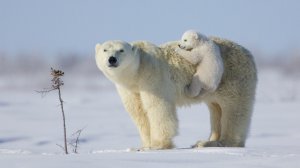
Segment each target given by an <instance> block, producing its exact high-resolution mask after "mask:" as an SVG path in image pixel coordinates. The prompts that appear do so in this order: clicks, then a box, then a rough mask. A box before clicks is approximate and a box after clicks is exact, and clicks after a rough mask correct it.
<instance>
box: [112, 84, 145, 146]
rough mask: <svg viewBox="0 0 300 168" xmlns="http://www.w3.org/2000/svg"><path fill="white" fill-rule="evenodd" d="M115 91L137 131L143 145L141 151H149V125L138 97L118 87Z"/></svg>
mask: <svg viewBox="0 0 300 168" xmlns="http://www.w3.org/2000/svg"><path fill="white" fill-rule="evenodd" d="M117 89H118V92H119V95H120V97H121V99H122V102H123V104H124V107H125V109H126V111H127V112H128V113H129V115H130V117H131V118H132V120H133V121H134V123H135V125H136V127H137V129H138V131H139V134H140V137H141V141H142V143H143V146H142V148H141V150H143V149H149V148H150V125H149V120H148V117H147V114H146V111H145V110H144V109H143V107H142V101H141V97H140V95H139V94H137V93H133V92H131V91H130V90H128V89H126V88H123V87H120V86H119V87H118V86H117Z"/></svg>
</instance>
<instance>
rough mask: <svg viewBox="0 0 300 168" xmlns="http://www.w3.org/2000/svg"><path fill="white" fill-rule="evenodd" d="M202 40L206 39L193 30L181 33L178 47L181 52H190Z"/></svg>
mask: <svg viewBox="0 0 300 168" xmlns="http://www.w3.org/2000/svg"><path fill="white" fill-rule="evenodd" d="M204 40H206V37H205V36H204V35H202V34H200V33H198V32H196V31H194V30H188V31H186V32H184V33H183V35H182V37H181V40H180V42H179V44H178V47H179V48H181V49H183V50H187V51H192V50H193V49H194V48H196V47H197V46H199V45H200V43H201V42H202V41H204Z"/></svg>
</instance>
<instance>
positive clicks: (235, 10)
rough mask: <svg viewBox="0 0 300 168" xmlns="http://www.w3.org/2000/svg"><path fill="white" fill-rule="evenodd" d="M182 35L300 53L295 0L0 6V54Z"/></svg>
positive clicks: (24, 1)
mask: <svg viewBox="0 0 300 168" xmlns="http://www.w3.org/2000/svg"><path fill="white" fill-rule="evenodd" d="M187 29H196V30H198V31H199V32H202V33H204V34H206V35H214V36H220V37H223V38H227V39H230V40H233V41H236V42H238V43H240V44H241V45H243V46H245V47H247V48H249V49H250V50H258V51H260V52H262V53H264V54H266V55H274V54H277V53H284V52H289V51H291V50H295V49H297V48H300V33H299V30H300V1H299V0H247V1H246V0H181V1H179V0H147V1H143V0H19V1H17V0H0V52H4V53H11V54H15V53H19V52H31V51H34V52H40V53H44V54H46V55H49V56H50V55H54V54H57V53H60V52H74V53H76V52H80V53H93V52H94V46H95V44H96V43H97V42H104V41H106V40H112V39H119V40H125V41H129V42H131V41H135V40H147V41H150V42H153V43H155V44H161V43H164V42H167V41H171V40H176V39H179V38H180V36H181V34H182V33H183V32H184V31H185V30H187Z"/></svg>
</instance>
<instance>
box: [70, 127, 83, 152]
mask: <svg viewBox="0 0 300 168" xmlns="http://www.w3.org/2000/svg"><path fill="white" fill-rule="evenodd" d="M83 129H84V128H82V129H79V130H77V131H76V132H75V133H73V134H72V136H75V135H76V139H75V141H73V142H71V143H70V145H71V146H72V147H73V152H74V153H78V147H79V146H78V145H79V138H80V135H81V132H82V131H83Z"/></svg>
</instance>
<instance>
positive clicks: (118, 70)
mask: <svg viewBox="0 0 300 168" xmlns="http://www.w3.org/2000/svg"><path fill="white" fill-rule="evenodd" d="M214 41H216V42H217V43H218V45H219V46H221V47H223V48H224V50H222V51H224V52H223V53H222V55H224V56H222V58H223V60H224V65H225V69H224V75H223V78H222V82H221V83H220V85H219V87H218V89H217V90H216V91H215V92H212V93H210V92H207V93H204V94H203V95H201V96H200V97H199V96H198V97H196V98H190V97H187V96H186V95H185V94H184V86H186V85H187V84H188V83H190V81H191V80H192V76H193V74H194V73H195V71H196V67H194V65H192V64H191V63H189V62H188V61H186V60H185V59H184V58H182V57H180V56H179V55H178V54H177V53H176V52H175V48H176V47H178V43H177V42H171V43H168V44H167V45H162V46H161V47H157V46H155V45H153V44H150V43H148V42H136V43H133V44H131V45H130V44H128V43H126V42H123V41H109V42H105V43H104V44H102V45H101V44H97V45H96V63H97V66H98V67H99V69H100V70H101V71H102V72H103V73H104V74H105V75H106V76H107V77H108V78H109V79H110V80H111V81H113V82H114V83H115V85H116V88H117V90H118V92H119V95H120V97H121V99H122V102H123V104H124V106H125V109H126V111H128V113H129V114H130V116H131V118H132V120H133V121H134V123H135V124H136V126H137V129H138V131H139V133H140V137H141V141H142V143H143V147H142V149H168V148H172V147H173V142H172V139H173V137H174V136H175V135H176V134H177V130H178V120H177V114H176V107H178V106H183V105H190V104H193V103H200V102H205V103H206V104H207V105H208V107H209V110H210V113H211V136H210V138H209V140H208V141H205V142H202V141H201V142H198V143H197V144H196V145H195V146H196V147H202V146H205V147H209V146H214V147H217V146H228V147H230V146H232V147H233V146H236V147H237V146H238V147H242V146H244V145H245V140H246V137H247V132H248V128H249V124H250V119H251V114H252V106H253V102H254V96H255V88H256V80H257V79H256V78H257V76H256V69H255V64H254V62H253V58H252V55H251V54H250V53H248V52H247V51H246V50H245V49H244V48H242V47H240V46H239V45H237V44H235V43H232V42H230V41H227V40H222V39H214ZM104 49H105V50H106V51H105V52H104ZM121 49H123V50H124V52H122V53H121V52H120V50H121ZM111 56H113V57H116V58H117V65H118V66H115V67H111V66H109V62H108V60H109V58H110V57H111ZM232 67H234V68H232Z"/></svg>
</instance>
